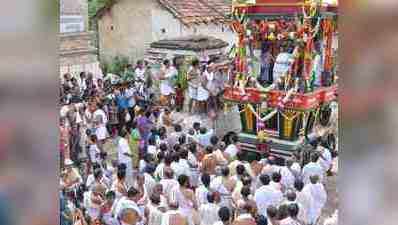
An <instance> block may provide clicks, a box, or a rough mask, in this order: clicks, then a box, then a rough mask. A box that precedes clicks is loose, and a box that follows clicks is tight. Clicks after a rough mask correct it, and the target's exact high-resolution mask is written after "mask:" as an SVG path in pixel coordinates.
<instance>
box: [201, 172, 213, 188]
mask: <svg viewBox="0 0 398 225" xmlns="http://www.w3.org/2000/svg"><path fill="white" fill-rule="evenodd" d="M200 180H201V181H202V184H203V185H204V186H205V187H209V186H210V180H211V179H210V175H209V174H208V173H203V174H202V177H201V178H200Z"/></svg>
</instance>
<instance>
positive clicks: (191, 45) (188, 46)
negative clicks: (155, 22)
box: [151, 35, 228, 51]
mask: <svg viewBox="0 0 398 225" xmlns="http://www.w3.org/2000/svg"><path fill="white" fill-rule="evenodd" d="M227 46H228V43H227V42H225V41H223V40H221V39H218V38H214V37H210V36H204V35H195V36H187V37H180V38H173V39H165V40H160V41H156V42H152V43H151V48H162V49H172V50H191V51H202V50H209V49H220V48H224V47H227Z"/></svg>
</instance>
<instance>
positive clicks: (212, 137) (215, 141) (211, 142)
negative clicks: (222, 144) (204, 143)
mask: <svg viewBox="0 0 398 225" xmlns="http://www.w3.org/2000/svg"><path fill="white" fill-rule="evenodd" d="M217 143H218V137H217V136H216V135H213V136H211V138H210V144H212V145H213V146H215V145H217Z"/></svg>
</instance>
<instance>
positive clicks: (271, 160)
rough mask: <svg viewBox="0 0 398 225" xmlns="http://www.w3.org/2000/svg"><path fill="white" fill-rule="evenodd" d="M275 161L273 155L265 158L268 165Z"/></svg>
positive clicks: (273, 163)
mask: <svg viewBox="0 0 398 225" xmlns="http://www.w3.org/2000/svg"><path fill="white" fill-rule="evenodd" d="M275 161H276V159H275V157H273V156H270V157H268V159H267V163H268V164H269V165H271V166H272V165H275V163H276V162H275Z"/></svg>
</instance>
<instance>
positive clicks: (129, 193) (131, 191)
mask: <svg viewBox="0 0 398 225" xmlns="http://www.w3.org/2000/svg"><path fill="white" fill-rule="evenodd" d="M139 193H140V192H139V191H138V190H137V189H135V188H134V187H130V188H129V190H128V191H127V197H128V198H133V197H135V196H136V195H138V194H139Z"/></svg>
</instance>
